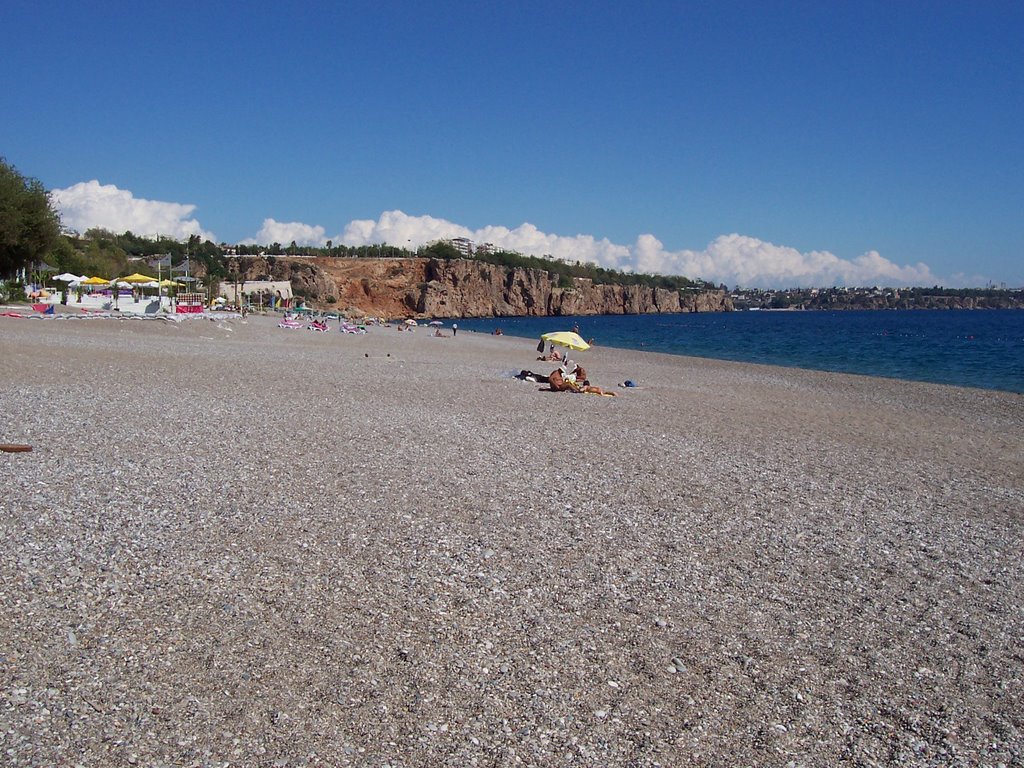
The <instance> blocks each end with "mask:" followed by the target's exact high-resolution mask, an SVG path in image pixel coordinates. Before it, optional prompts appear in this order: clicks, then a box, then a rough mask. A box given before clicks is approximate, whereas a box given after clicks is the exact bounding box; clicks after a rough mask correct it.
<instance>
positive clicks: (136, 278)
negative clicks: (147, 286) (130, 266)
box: [117, 272, 157, 283]
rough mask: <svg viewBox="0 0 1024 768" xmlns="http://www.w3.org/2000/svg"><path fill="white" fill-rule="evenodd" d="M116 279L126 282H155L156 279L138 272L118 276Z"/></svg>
mask: <svg viewBox="0 0 1024 768" xmlns="http://www.w3.org/2000/svg"><path fill="white" fill-rule="evenodd" d="M117 279H118V280H121V281H123V282H126V283H155V282H156V281H157V280H156V278H155V277H150V276H149V275H142V274H139V273H138V272H136V273H135V274H132V275H128V276H127V277H119V278H117Z"/></svg>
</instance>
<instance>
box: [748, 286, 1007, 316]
mask: <svg viewBox="0 0 1024 768" xmlns="http://www.w3.org/2000/svg"><path fill="white" fill-rule="evenodd" d="M730 298H731V299H732V303H733V307H735V308H736V309H737V310H743V309H747V310H751V309H776V310H782V309H791V310H798V309H819V310H820V309H828V310H841V309H1022V308H1024V289H1021V288H1016V289H1007V288H1006V287H1005V286H1002V287H1000V288H995V287H989V288H942V287H939V286H935V287H932V288H879V287H873V288H841V287H836V288H789V289H785V290H766V289H761V288H747V289H742V290H741V289H739V288H737V289H736V290H734V291H732V292H731V293H730Z"/></svg>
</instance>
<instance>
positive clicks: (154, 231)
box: [51, 181, 984, 288]
mask: <svg viewBox="0 0 1024 768" xmlns="http://www.w3.org/2000/svg"><path fill="white" fill-rule="evenodd" d="M51 195H52V198H53V201H54V204H55V205H56V207H57V209H58V210H59V211H60V213H61V217H62V219H63V221H64V224H65V225H67V226H70V227H72V228H74V229H77V230H79V231H84V230H86V229H89V228H90V227H102V228H104V229H108V230H111V231H113V232H124V231H126V230H131V231H132V232H135V233H136V234H140V235H158V234H159V235H163V236H166V237H173V238H177V239H184V238H187V237H188V236H189V235H193V234H197V235H199V236H200V237H202V238H204V239H210V240H213V241H215V242H216V238H215V237H214V236H213V235H212V234H211V233H209V232H206V231H205V230H203V229H202V227H201V226H200V224H199V222H198V221H197V220H196V219H194V218H190V217H191V215H192V213H193V211H195V208H196V206H194V205H187V204H182V203H168V202H162V201H157V200H143V199H137V198H135V197H134V195H132V193H131V192H129V191H127V190H122V189H118V188H117V187H115V186H114V185H112V184H108V185H101V184H100V183H99V182H98V181H88V182H82V183H79V184H75V185H73V186H71V187H68V188H67V189H57V190H54V191H53V192H52V193H51ZM325 235H326V230H325V228H324V227H322V226H320V225H311V224H304V223H302V222H297V221H293V222H281V221H277V220H275V219H271V218H268V219H264V221H263V225H262V226H261V227H260V229H259V231H258V232H257V234H256V236H255V237H253V238H249V239H247V240H245V241H243V242H247V243H253V242H255V243H260V244H263V245H269V244H270V243H274V242H277V243H281V244H283V245H287V244H289V243H291V242H292V241H293V240H294V241H295V242H296V243H297V244H298V245H311V246H323V245H325V244H326V242H327V239H328V238H326V237H325ZM453 237H466V238H469V239H470V240H473V241H475V242H477V243H493V244H494V245H496V246H497V247H498V248H501V249H504V250H509V251H517V252H519V253H524V254H528V255H531V256H553V257H555V258H558V259H563V260H565V261H582V262H590V263H594V264H598V265H600V266H602V267H608V268H613V269H619V270H623V271H626V272H649V273H658V274H663V275H686V276H687V277H692V278H701V279H704V280H709V281H711V282H714V283H725V284H727V285H730V286H735V285H742V286H744V287H748V288H755V287H761V288H787V287H800V286H805V287H806V286H831V285H849V286H865V285H885V286H897V287H898V286H905V285H936V284H945V285H954V284H958V283H959V284H964V285H966V284H973V285H981V284H982V283H983V282H984V278H979V277H977V276H973V277H971V278H970V279H968V278H967V276H962V275H958V276H954V278H953V279H952V281H951V280H946V281H943V280H942V279H940V278H938V277H936V276H935V275H934V274H933V273H932V271H931V269H930V268H929V267H928V265H927V264H924V263H921V262H918V263H917V264H910V265H899V264H896V263H894V262H892V261H889V260H888V259H886V258H885V257H883V256H882V255H881V254H879V253H878V252H877V251H868V252H867V253H863V254H861V255H859V256H856V257H854V258H852V259H843V258H840V257H839V256H836V255H835V254H833V253H830V252H829V251H807V252H802V251H799V250H797V249H796V248H791V247H788V246H784V245H776V244H774V243H769V242H766V241H764V240H759V239H757V238H756V237H749V236H746V235H739V234H730V235H721V236H719V237H717V238H715V239H714V240H713V241H712V242H711V243H709V244H708V245H707V247H705V248H703V249H701V250H689V249H684V250H679V251H672V250H668V249H666V248H665V246H664V245H663V244H662V242H661V241H660V240H658V239H657V238H656V237H654V235H650V234H643V235H640V236H639V237H638V238H637V239H636V242H635V243H633V244H632V245H620V244H617V243H613V242H611V241H610V240H608V239H607V238H602V239H597V238H595V237H593V236H592V235H583V234H578V235H571V236H568V235H555V234H550V233H546V232H541V231H540V230H539V229H537V227H535V226H534V225H533V224H529V223H523V224H520V225H519V226H518V227H516V228H514V229H509V228H508V227H503V226H486V227H482V228H481V229H476V230H473V229H470V228H469V227H465V226H462V225H461V224H456V223H454V222H451V221H448V220H446V219H439V218H435V217H433V216H409V215H407V214H405V213H403V212H402V211H385V212H384V213H382V214H381V215H380V218H379V219H377V220H376V221H374V220H373V219H356V220H353V221H350V222H349V223H348V224H347V225H346V226H345V227H344V230H343V231H342V232H341V234H339V235H336V236H334V237H333V238H331V239H333V241H334V242H335V243H338V244H344V245H348V246H359V245H371V244H374V243H388V244H391V245H395V246H398V247H400V248H403V247H404V248H417V247H419V246H421V245H426V244H428V243H430V242H433V241H435V240H439V239H444V238H453Z"/></svg>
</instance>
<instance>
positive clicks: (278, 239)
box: [245, 219, 327, 247]
mask: <svg viewBox="0 0 1024 768" xmlns="http://www.w3.org/2000/svg"><path fill="white" fill-rule="evenodd" d="M325 231H326V230H325V229H324V228H323V227H321V226H316V225H310V224H303V223H302V222H300V221H275V220H274V219H264V220H263V226H262V227H260V231H259V232H257V233H256V237H255V238H251V239H249V240H246V241H245V242H247V243H259V244H261V245H269V244H270V243H282V244H284V245H289V244H291V242H292V241H295V244H296V245H311V246H316V247H323V246H324V245H326V244H327V239H326V238H325V237H324V232H325Z"/></svg>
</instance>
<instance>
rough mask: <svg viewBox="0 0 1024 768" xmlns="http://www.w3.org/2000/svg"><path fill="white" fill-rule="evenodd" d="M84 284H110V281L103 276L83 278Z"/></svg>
mask: <svg viewBox="0 0 1024 768" xmlns="http://www.w3.org/2000/svg"><path fill="white" fill-rule="evenodd" d="M82 285H110V281H109V280H107V279H106V278H103V277H90V278H89V279H88V280H83V281H82Z"/></svg>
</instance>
